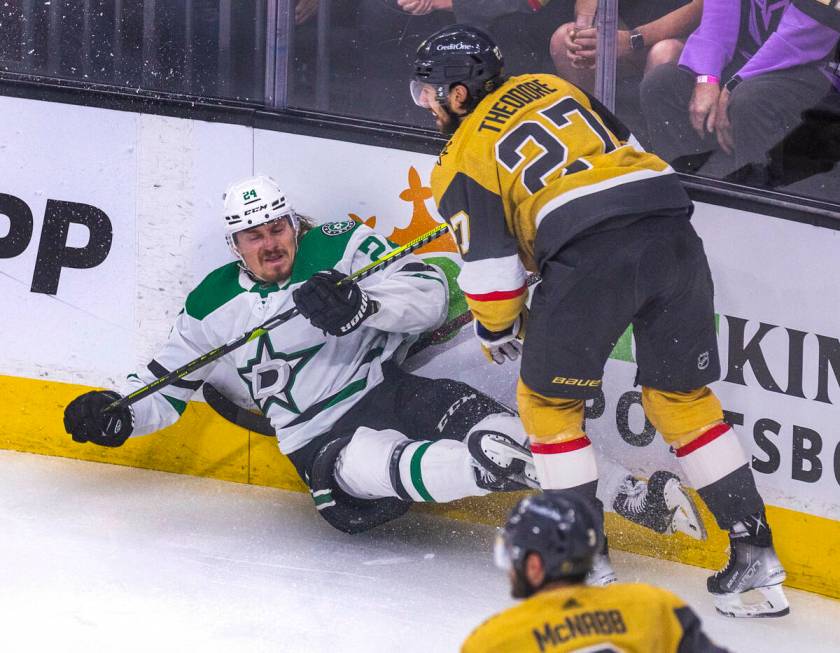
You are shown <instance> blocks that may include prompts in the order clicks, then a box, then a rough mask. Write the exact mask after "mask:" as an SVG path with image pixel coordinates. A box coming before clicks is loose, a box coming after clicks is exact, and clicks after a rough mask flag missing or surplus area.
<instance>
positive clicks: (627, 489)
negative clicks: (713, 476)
mask: <svg viewBox="0 0 840 653" xmlns="http://www.w3.org/2000/svg"><path fill="white" fill-rule="evenodd" d="M613 510H615V512H616V513H618V514H619V515H621V516H622V517H624V518H625V519H629V520H630V521H632V522H634V523H636V524H639V525H640V526H644V527H645V528H650V529H651V530H654V531H656V532H657V533H663V534H668V535H670V534H672V533H684V534H686V535H688V536H689V537H693V538H694V539H696V540H705V539H706V529H705V527H704V526H703V520H702V519H701V518H700V513H699V512H698V511H697V507H696V506H695V504H694V501H693V500H692V498H691V497H690V496H689V494H688V492H687V491H686V489H685V488H684V487H683V485H682V483H680V480H679V478H678V477H677V476H676V475H675V474H672V473H671V472H666V471H658V472H654V474H653V475H652V476H651V477H650V479H649V480H647V481H643V480H641V479H638V478H635V477H633V476H627V478H625V479H624V482H623V483H622V484H621V487H620V488H619V491H618V494H617V495H616V497H615V500H614V501H613Z"/></svg>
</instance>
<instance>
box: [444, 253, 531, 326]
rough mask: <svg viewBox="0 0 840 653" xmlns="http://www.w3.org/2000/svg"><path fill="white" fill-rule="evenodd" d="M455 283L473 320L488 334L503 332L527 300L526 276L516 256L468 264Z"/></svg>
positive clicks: (469, 262)
mask: <svg viewBox="0 0 840 653" xmlns="http://www.w3.org/2000/svg"><path fill="white" fill-rule="evenodd" d="M458 283H459V285H460V286H461V290H463V291H464V296H465V297H466V299H467V304H468V305H469V307H470V310H471V311H472V313H473V315H474V316H475V318H476V319H477V320H478V321H479V322H481V324H482V325H483V326H484V327H485V328H486V329H488V330H490V331H495V332H499V331H504V330H505V329H507V328H508V327H510V326H511V325H512V324H513V323H514V321H515V320H516V317H517V316H518V315H519V313H520V312H522V309H523V307H524V306H525V302H526V300H527V299H528V285H527V274H526V272H525V267H524V266H523V265H522V261H521V260H520V259H519V256H518V255H517V254H511V255H509V256H504V257H500V258H491V259H483V260H478V261H467V262H466V263H464V267H463V268H461V274H460V275H459V276H458Z"/></svg>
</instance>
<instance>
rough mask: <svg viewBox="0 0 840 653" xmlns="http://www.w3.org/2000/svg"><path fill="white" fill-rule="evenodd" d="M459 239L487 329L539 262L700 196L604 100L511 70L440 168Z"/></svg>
mask: <svg viewBox="0 0 840 653" xmlns="http://www.w3.org/2000/svg"><path fill="white" fill-rule="evenodd" d="M431 183H432V191H433V193H434V197H435V201H436V202H437V205H438V211H439V212H440V214H441V216H442V217H443V218H444V219H445V220H446V221H447V222H448V223H449V224H450V226H451V227H452V229H453V231H454V233H455V235H456V240H457V241H458V244H459V247H460V250H461V255H462V256H463V258H464V262H465V263H464V266H463V269H462V271H461V275H460V277H459V278H458V282H459V284H460V286H461V288H462V289H463V291H464V293H465V294H466V297H467V301H468V303H469V305H470V308H471V309H472V310H473V313H474V315H475V316H476V318H478V320H479V321H480V322H481V323H482V324H483V325H484V326H485V327H487V328H488V329H490V330H492V331H500V330H503V329H505V328H507V327H508V326H510V325H511V324H512V323H513V321H514V320H515V319H516V316H517V315H518V314H519V312H520V310H521V309H522V306H523V305H524V303H525V299H526V297H527V292H526V285H525V279H526V268H527V269H528V270H531V271H533V272H536V271H538V270H539V267H540V265H541V264H542V263H543V262H544V261H545V260H547V259H548V258H550V257H551V256H552V255H553V254H555V253H556V252H557V251H558V250H559V249H560V248H561V247H563V245H565V244H566V243H568V242H569V241H570V240H571V239H572V238H574V237H575V236H576V235H578V234H580V233H582V232H583V231H586V230H588V229H591V228H593V227H595V226H596V225H599V224H601V223H605V222H607V221H610V220H613V219H616V218H625V219H631V220H632V219H634V218H635V217H640V216H644V215H670V214H673V215H680V216H686V215H687V214H689V213H690V211H691V201H690V200H689V198H688V195H687V194H686V192H685V190H684V189H683V187H682V185H681V184H680V182H679V179H678V178H677V175H676V174H675V173H674V171H673V170H672V169H671V168H670V166H668V164H667V163H665V162H664V161H663V160H662V159H660V158H659V157H657V156H655V155H654V154H651V153H649V152H645V151H644V149H643V148H642V147H641V145H639V143H638V141H636V139H635V138H634V137H633V136H632V135H631V134H630V132H629V131H628V130H627V129H626V128H625V127H624V126H623V125H622V124H621V123H620V122H619V121H618V120H617V119H616V118H615V116H613V115H612V114H611V113H610V112H609V111H607V110H606V109H605V108H604V107H603V106H602V105H601V104H600V103H598V101H597V100H595V99H594V98H591V97H590V96H589V95H587V94H586V93H584V92H583V91H581V90H580V89H579V88H577V87H576V86H574V85H572V84H570V83H568V82H567V81H565V80H563V79H561V78H559V77H556V76H554V75H542V74H535V75H521V76H518V77H512V78H510V79H509V80H508V81H507V82H505V83H504V84H503V85H502V86H501V87H500V88H498V89H496V91H494V92H493V93H491V94H490V95H488V96H487V97H485V98H484V99H483V100H482V101H481V102H480V103H479V105H478V106H477V107H476V109H475V110H474V111H473V112H472V113H471V114H470V115H469V116H468V117H467V118H465V119H464V121H463V122H462V123H461V125H460V126H459V127H458V130H457V131H456V133H455V135H454V136H453V137H452V139H451V140H450V141H449V142H448V143H447V144H446V146H445V147H444V149H443V151H442V152H441V155H440V158H439V159H438V162H437V165H436V166H435V168H434V170H433V171H432V179H431Z"/></svg>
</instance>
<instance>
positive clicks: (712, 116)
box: [688, 84, 720, 138]
mask: <svg viewBox="0 0 840 653" xmlns="http://www.w3.org/2000/svg"><path fill="white" fill-rule="evenodd" d="M719 96H720V87H718V85H717V84H695V85H694V91H693V92H692V94H691V101H690V102H689V103H688V117H689V120H690V121H691V126H692V127H693V128H694V131H695V132H697V135H698V136H699V137H700V138H705V137H706V134H707V133H709V134H711V133H713V132H714V131H715V125H716V124H717V122H716V121H717V118H718V116H717V107H718V97H719Z"/></svg>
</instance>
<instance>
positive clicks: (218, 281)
mask: <svg viewBox="0 0 840 653" xmlns="http://www.w3.org/2000/svg"><path fill="white" fill-rule="evenodd" d="M243 292H245V289H244V288H243V287H242V286H241V285H240V283H239V264H238V263H234V262H232V263H228V264H227V265H223V266H222V267H220V268H217V269H216V270H213V272H211V273H210V274H208V275H207V276H206V277H205V278H204V280H203V281H202V282H201V283H200V284H198V286H196V288H195V290H193V291H192V292H191V293H190V294H189V295H187V302H186V305H185V308H186V311H187V315H189V316H190V317H192V318H195V319H196V320H203V319H204V318H205V317H207V316H208V315H210V313H212V312H213V311H215V310H216V309H218V308H221V307H222V306H224V305H225V304H227V303H228V302H229V301H230V300H231V299H233V298H234V297H236V296H237V295H239V294H240V293H243Z"/></svg>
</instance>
